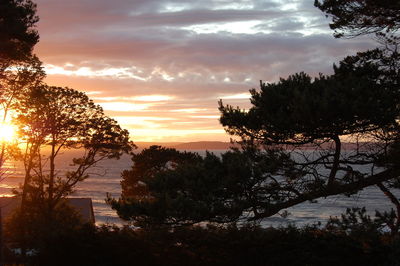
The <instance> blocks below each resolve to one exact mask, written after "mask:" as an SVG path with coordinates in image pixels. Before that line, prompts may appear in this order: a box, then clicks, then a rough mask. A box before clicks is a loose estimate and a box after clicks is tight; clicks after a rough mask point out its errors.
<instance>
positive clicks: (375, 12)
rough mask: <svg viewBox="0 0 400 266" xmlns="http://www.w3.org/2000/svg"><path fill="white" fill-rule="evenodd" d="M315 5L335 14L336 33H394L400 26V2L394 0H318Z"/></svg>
mask: <svg viewBox="0 0 400 266" xmlns="http://www.w3.org/2000/svg"><path fill="white" fill-rule="evenodd" d="M315 6H316V7H318V8H319V9H320V10H321V11H323V12H325V13H326V14H327V16H331V17H332V23H331V24H330V27H331V29H333V30H334V31H335V36H336V37H343V36H348V37H354V36H359V35H363V34H371V33H373V34H378V35H382V34H383V35H385V36H388V37H389V36H390V35H392V34H395V33H396V32H397V31H398V30H399V28H400V3H399V1H393V0H322V1H319V0H316V1H315Z"/></svg>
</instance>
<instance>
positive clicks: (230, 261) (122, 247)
mask: <svg viewBox="0 0 400 266" xmlns="http://www.w3.org/2000/svg"><path fill="white" fill-rule="evenodd" d="M362 239H363V240H358V239H356V238H353V237H351V236H348V235H347V234H345V233H344V232H330V231H327V230H323V229H322V230H321V229H317V228H315V227H309V228H304V229H296V228H294V227H288V228H279V229H274V228H267V229H262V228H259V227H243V228H236V227H229V228H218V227H208V228H201V227H192V228H180V229H177V230H174V231H171V230H163V229H158V230H155V229H153V230H151V231H143V230H134V229H129V228H110V227H100V228H95V227H91V226H87V227H83V228H81V229H80V230H76V231H75V232H74V233H68V234H66V233H61V234H59V235H57V236H53V237H52V238H51V239H49V240H48V242H47V243H46V245H45V246H43V247H42V248H41V249H40V250H37V253H36V254H35V255H34V256H31V257H30V263H32V264H33V265H99V266H100V265H113V266H114V265H115V266H117V265H221V266H222V265H238V266H239V265H352V266H354V265H398V264H397V263H398V260H397V259H398V257H397V256H398V255H399V240H398V239H391V240H390V241H388V239H387V238H386V236H385V235H384V234H376V235H371V234H370V233H369V232H364V233H363V238H362ZM14 259H15V258H14Z"/></svg>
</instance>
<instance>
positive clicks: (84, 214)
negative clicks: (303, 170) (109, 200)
mask: <svg viewBox="0 0 400 266" xmlns="http://www.w3.org/2000/svg"><path fill="white" fill-rule="evenodd" d="M66 200H67V202H68V204H69V205H70V206H71V207H72V208H73V209H74V210H76V211H77V212H78V214H80V215H81V218H82V220H83V221H84V222H87V223H91V224H94V223H95V217H94V212H93V204H92V199H91V198H67V199H66ZM20 204H21V198H19V197H0V210H1V217H2V220H4V219H5V218H7V217H8V216H9V215H11V214H12V212H13V211H14V210H15V209H16V208H18V207H19V206H20Z"/></svg>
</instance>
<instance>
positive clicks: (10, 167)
mask: <svg viewBox="0 0 400 266" xmlns="http://www.w3.org/2000/svg"><path fill="white" fill-rule="evenodd" d="M197 152H199V153H200V154H205V151H197ZM213 152H214V153H216V154H220V153H222V152H223V151H213ZM76 155H77V154H76V152H71V151H69V152H65V153H64V154H62V155H61V157H60V158H59V159H58V161H57V164H56V165H57V168H58V169H59V170H60V171H65V170H68V169H69V168H70V162H71V159H72V158H73V157H76ZM131 165H132V161H131V158H130V157H129V156H127V155H124V156H122V157H121V158H120V159H119V160H105V161H102V162H101V163H99V164H98V165H97V166H96V167H95V168H93V169H92V170H91V171H90V177H89V178H88V179H86V180H85V181H83V182H81V183H79V184H78V185H77V187H76V191H75V192H74V193H73V195H71V196H72V197H85V198H92V201H93V207H94V214H95V217H96V224H103V223H114V224H117V225H122V224H124V223H125V222H124V221H122V220H121V219H119V218H118V216H117V214H116V212H115V211H114V210H112V209H111V207H110V206H109V205H107V204H106V202H105V198H106V195H107V193H109V194H111V196H113V197H115V198H118V197H119V196H120V194H121V186H120V181H121V172H122V171H123V170H125V169H129V168H130V167H131ZM5 170H6V173H5V175H4V178H3V180H1V182H0V195H3V196H11V195H12V189H13V188H18V187H19V185H20V184H21V183H22V182H23V178H22V176H23V167H22V164H21V163H19V162H12V161H8V162H7V163H6V164H5ZM363 206H365V207H367V210H368V211H369V212H370V213H371V214H374V211H375V210H388V209H390V208H392V205H391V203H390V202H389V201H388V199H387V198H386V197H385V196H384V195H383V193H382V192H381V191H380V190H379V189H377V188H376V187H369V188H367V189H365V190H363V191H362V192H360V193H358V194H356V195H353V196H351V197H345V196H332V197H328V198H321V199H319V200H318V201H317V203H309V202H306V203H302V204H299V205H297V206H294V207H292V208H289V209H287V211H288V212H289V216H288V217H285V218H283V217H281V216H279V215H275V216H273V217H270V218H268V219H266V220H264V221H263V222H262V224H263V225H264V226H270V225H271V226H280V225H282V226H284V225H286V224H288V223H295V224H297V225H305V224H312V223H316V222H318V221H321V222H324V221H326V220H327V219H329V217H330V216H340V214H341V213H343V212H344V211H345V210H346V208H348V207H363Z"/></svg>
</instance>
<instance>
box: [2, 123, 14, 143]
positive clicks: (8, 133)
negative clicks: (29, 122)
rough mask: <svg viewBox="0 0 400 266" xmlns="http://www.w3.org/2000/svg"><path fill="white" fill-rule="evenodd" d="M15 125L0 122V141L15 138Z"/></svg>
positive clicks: (8, 140)
mask: <svg viewBox="0 0 400 266" xmlns="http://www.w3.org/2000/svg"><path fill="white" fill-rule="evenodd" d="M15 135H16V134H15V127H14V126H12V125H9V124H0V141H1V142H4V141H5V142H11V141H13V140H15Z"/></svg>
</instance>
